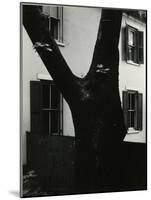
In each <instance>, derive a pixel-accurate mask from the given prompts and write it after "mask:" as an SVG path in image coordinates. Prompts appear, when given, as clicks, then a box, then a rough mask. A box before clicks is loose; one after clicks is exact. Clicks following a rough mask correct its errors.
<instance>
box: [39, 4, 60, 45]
mask: <svg viewBox="0 0 151 200" xmlns="http://www.w3.org/2000/svg"><path fill="white" fill-rule="evenodd" d="M42 10H43V13H44V14H46V15H47V16H48V29H49V31H50V34H51V35H52V37H53V38H54V39H55V40H56V41H58V42H63V7H61V6H60V7H58V6H43V9H42Z"/></svg>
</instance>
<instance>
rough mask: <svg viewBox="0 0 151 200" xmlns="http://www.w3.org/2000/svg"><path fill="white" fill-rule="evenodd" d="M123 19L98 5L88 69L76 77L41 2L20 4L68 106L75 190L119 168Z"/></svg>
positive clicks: (96, 182)
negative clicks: (99, 11)
mask: <svg viewBox="0 0 151 200" xmlns="http://www.w3.org/2000/svg"><path fill="white" fill-rule="evenodd" d="M121 18H122V12H121V11H120V10H113V9H102V16H101V19H100V25H99V30H98V36H97V40H96V44H95V48H94V54H93V59H92V63H91V66H90V70H89V72H88V74H87V75H86V76H85V77H84V78H78V77H76V76H75V75H74V74H72V72H71V70H70V68H69V67H68V65H67V63H66V62H65V60H64V58H63V56H62V55H61V53H60V51H59V49H58V47H57V45H56V43H55V41H54V40H53V39H52V37H51V36H50V34H49V32H48V30H47V28H46V26H45V21H46V16H44V15H43V14H42V12H41V9H40V7H38V6H31V5H30V6H29V5H24V6H23V24H24V26H25V28H26V31H27V32H28V34H29V36H30V38H31V40H32V42H33V44H34V47H35V49H36V50H37V52H38V53H39V55H40V57H41V59H42V61H43V62H44V64H45V66H46V68H47V70H48V72H49V73H50V74H51V76H52V78H53V79H54V81H55V83H56V85H57V86H58V88H59V89H60V91H61V92H62V94H63V96H64V98H65V99H66V101H67V102H68V104H69V107H70V109H71V113H72V117H73V122H74V127H75V141H76V162H75V177H76V178H75V188H76V192H89V191H93V190H94V188H96V187H97V186H98V187H99V186H100V185H102V187H103V185H107V184H108V182H109V183H113V182H112V180H113V179H115V178H116V177H115V176H114V174H116V172H118V170H119V168H118V170H117V165H115V163H116V161H115V160H116V159H117V160H118V159H119V157H118V156H117V155H119V152H120V149H119V148H120V145H121V144H122V141H123V139H124V136H125V134H126V130H125V127H124V121H123V113H122V108H121V101H120V96H119V84H118V82H119V80H118V67H119V51H118V42H119V35H120V28H121ZM118 163H119V162H118ZM115 171H116V172H115ZM116 175H117V174H116ZM114 181H115V180H114Z"/></svg>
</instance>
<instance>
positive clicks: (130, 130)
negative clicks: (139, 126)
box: [127, 128, 140, 134]
mask: <svg viewBox="0 0 151 200" xmlns="http://www.w3.org/2000/svg"><path fill="white" fill-rule="evenodd" d="M139 132H140V131H139V130H135V129H133V128H129V129H128V131H127V134H136V133H139Z"/></svg>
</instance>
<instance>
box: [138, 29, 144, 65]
mask: <svg viewBox="0 0 151 200" xmlns="http://www.w3.org/2000/svg"><path fill="white" fill-rule="evenodd" d="M138 58H139V64H143V63H144V34H143V32H141V31H138Z"/></svg>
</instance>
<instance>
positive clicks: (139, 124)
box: [122, 90, 143, 133]
mask: <svg viewBox="0 0 151 200" xmlns="http://www.w3.org/2000/svg"><path fill="white" fill-rule="evenodd" d="M131 94H134V95H135V96H134V99H135V102H134V105H133V106H130V102H129V101H130V96H129V95H131ZM122 95H123V96H122V104H123V114H124V121H125V126H126V128H127V131H128V133H137V132H140V131H142V129H143V114H142V110H143V100H142V95H143V94H142V93H139V92H138V91H137V90H126V91H123V92H122ZM129 108H134V109H132V110H131V109H129ZM130 112H134V121H133V122H134V125H133V126H129V124H132V122H130V118H129V116H130V115H129V114H130Z"/></svg>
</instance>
